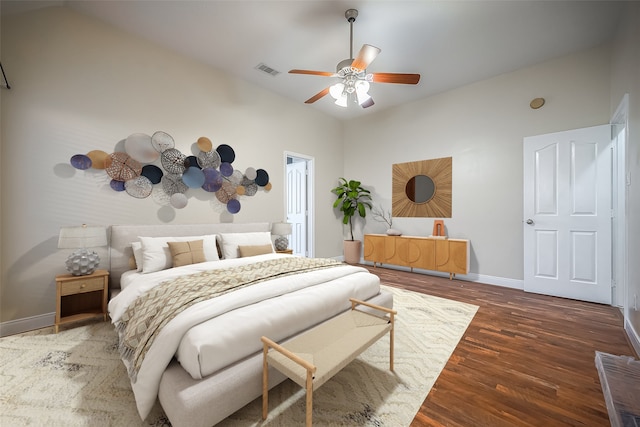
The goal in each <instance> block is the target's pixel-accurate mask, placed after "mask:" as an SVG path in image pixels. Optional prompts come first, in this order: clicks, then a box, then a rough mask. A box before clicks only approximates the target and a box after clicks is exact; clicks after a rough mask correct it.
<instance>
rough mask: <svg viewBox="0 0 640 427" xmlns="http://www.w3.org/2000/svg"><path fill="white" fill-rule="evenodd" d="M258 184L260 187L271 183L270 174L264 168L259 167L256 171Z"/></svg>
mask: <svg viewBox="0 0 640 427" xmlns="http://www.w3.org/2000/svg"><path fill="white" fill-rule="evenodd" d="M255 181H256V184H258V185H259V186H260V187H264V186H265V185H267V184H268V183H269V174H268V173H267V171H266V170H264V169H258V170H257V171H256V180H255Z"/></svg>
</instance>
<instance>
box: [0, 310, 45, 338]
mask: <svg viewBox="0 0 640 427" xmlns="http://www.w3.org/2000/svg"><path fill="white" fill-rule="evenodd" d="M55 321H56V313H46V314H40V315H38V316H31V317H24V318H22V319H16V320H9V321H8V322H2V323H0V337H6V336H9V335H15V334H21V333H23V332H28V331H33V330H35V329H41V328H46V327H48V326H53V324H54V323H55Z"/></svg>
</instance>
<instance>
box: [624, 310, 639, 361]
mask: <svg viewBox="0 0 640 427" xmlns="http://www.w3.org/2000/svg"><path fill="white" fill-rule="evenodd" d="M624 331H625V332H626V333H627V337H628V338H629V342H630V343H631V346H632V347H633V349H634V350H635V351H636V357H638V356H640V336H638V332H637V331H636V330H635V329H634V327H633V325H632V324H631V323H629V320H628V319H624Z"/></svg>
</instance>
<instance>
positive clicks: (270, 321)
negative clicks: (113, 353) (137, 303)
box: [109, 254, 380, 379]
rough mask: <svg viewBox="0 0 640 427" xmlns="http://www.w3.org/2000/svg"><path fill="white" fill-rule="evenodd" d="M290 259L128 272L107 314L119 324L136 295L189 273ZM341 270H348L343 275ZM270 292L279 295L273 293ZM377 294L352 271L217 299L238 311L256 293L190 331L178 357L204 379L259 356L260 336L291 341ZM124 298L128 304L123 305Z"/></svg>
mask: <svg viewBox="0 0 640 427" xmlns="http://www.w3.org/2000/svg"><path fill="white" fill-rule="evenodd" d="M289 256H291V255H282V254H265V255H259V256H255V257H250V258H239V259H231V260H221V261H212V262H204V263H199V264H191V265H187V266H183V267H178V268H171V269H167V270H161V271H158V272H154V273H140V272H136V271H129V272H125V273H124V274H123V275H122V278H121V282H120V283H121V287H122V293H121V295H120V296H119V297H118V298H117V299H118V300H120V301H117V304H116V301H111V302H110V304H109V313H110V315H111V318H112V320H113V321H114V322H115V321H116V320H117V319H119V318H120V316H121V315H122V313H123V312H124V310H125V309H126V307H127V306H128V305H129V303H131V302H133V301H134V300H135V298H137V296H139V295H141V294H143V293H144V292H146V291H148V290H150V289H152V288H153V287H155V286H157V285H158V284H160V283H163V282H166V281H169V280H172V279H175V278H177V277H180V276H182V275H185V274H194V273H197V272H200V271H205V270H210V269H217V268H226V267H232V266H237V265H241V264H245V263H248V262H252V261H264V260H266V259H272V258H277V257H289ZM343 269H344V270H349V271H348V272H345V274H343V273H340V272H339V271H340V270H343ZM354 270H355V271H354ZM266 288H270V289H272V290H273V289H276V288H277V289H278V290H277V291H276V293H273V294H272V291H269V290H268V289H266ZM379 292H380V281H379V278H378V277H377V276H375V275H372V274H370V273H369V272H368V271H366V270H365V269H363V268H354V267H352V266H349V267H348V268H347V267H346V266H345V267H337V268H330V269H328V270H319V271H314V272H310V273H305V274H302V275H295V276H288V277H282V278H277V279H273V280H271V281H269V282H265V283H262V284H258V285H255V286H254V287H250V288H245V289H242V290H240V291H236V292H234V293H233V294H234V295H229V294H228V295H225V296H221V297H218V298H219V299H220V303H222V302H223V301H227V303H228V304H230V305H231V306H235V305H236V304H237V302H236V301H235V300H237V299H240V298H242V299H244V297H241V295H242V294H247V295H248V294H254V295H253V297H250V298H249V299H253V300H254V302H253V303H251V304H250V305H244V304H238V305H237V306H238V308H237V309H231V310H230V311H226V310H222V314H219V315H217V316H215V317H212V318H211V319H208V320H205V321H203V322H202V323H199V324H197V325H195V326H192V327H191V328H190V329H189V330H188V331H187V332H186V333H185V334H184V336H183V337H182V338H181V340H180V343H179V345H178V348H177V349H176V357H177V359H178V361H179V362H180V364H181V365H182V366H183V368H184V369H185V370H186V371H187V372H188V373H189V374H190V375H191V376H192V377H193V378H194V379H200V378H203V377H205V376H207V375H210V374H212V373H215V372H216V371H218V370H220V369H222V368H224V367H226V366H228V365H229V364H231V363H234V362H237V361H238V360H241V359H243V358H245V357H247V356H249V355H251V354H253V353H255V352H256V351H259V350H260V348H261V346H262V344H261V341H260V337H261V336H262V335H266V336H268V337H269V338H271V339H274V340H276V341H278V340H282V339H285V338H288V337H290V336H291V335H293V334H296V333H299V332H300V331H301V330H304V329H307V328H309V327H311V326H314V325H316V324H318V323H320V322H322V321H323V320H326V319H327V318H329V317H332V316H335V315H336V314H338V313H340V312H342V311H344V310H346V309H348V308H349V307H350V304H349V298H359V299H369V298H371V297H373V296H375V295H377V294H378V293H379ZM262 294H264V295H265V296H266V295H271V296H268V297H267V298H266V299H265V298H263V297H260V296H259V295H262ZM236 296H238V298H236ZM123 299H124V300H126V301H128V302H123V301H122V300H123ZM225 305H227V304H225Z"/></svg>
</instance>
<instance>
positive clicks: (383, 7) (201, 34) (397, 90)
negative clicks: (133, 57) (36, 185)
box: [0, 0, 623, 119]
mask: <svg viewBox="0 0 640 427" xmlns="http://www.w3.org/2000/svg"><path fill="white" fill-rule="evenodd" d="M622 3H623V2H617V1H576V0H573V1H542V0H533V1H527V0H520V1H515V0H514V1H483V0H474V1H452V0H448V1H417V0H414V1H396V0H352V1H342V0H340V1H338V0H336V1H329V0H324V1H322V0H297V1H274V0H261V1H249V0H236V1H229V0H227V1H212V0H210V1H190V0H173V1H171V0H168V1H154V0H129V1H114V0H108V1H101V0H82V1H72V0H69V1H30V2H29V1H8V0H2V2H1V3H0V7H1V8H2V9H1V11H2V14H9V13H20V12H21V11H23V10H25V9H29V8H34V7H42V6H43V5H44V6H49V5H65V6H66V7H70V8H72V9H74V10H76V11H78V12H81V13H83V14H87V15H90V16H93V17H95V18H98V19H100V20H102V21H104V22H107V23H110V24H112V25H115V26H117V27H119V28H121V29H123V30H125V31H128V32H131V33H135V34H138V35H139V36H141V37H144V38H147V39H149V40H152V41H154V42H156V43H158V44H161V45H164V46H166V47H168V48H170V49H173V50H176V51H179V52H181V53H183V54H185V55H188V56H190V57H193V58H195V59H197V60H199V61H202V62H205V63H207V64H210V65H212V66H213V67H216V68H218V69H221V70H224V71H226V72H229V73H232V74H233V75H235V76H237V77H238V78H240V79H244V80H247V81H250V82H252V83H254V84H256V85H258V86H261V87H263V88H265V89H267V90H270V91H272V92H276V93H278V94H280V95H282V96H284V97H287V98H290V99H293V100H295V101H297V102H300V103H303V102H304V101H305V100H306V99H308V98H310V97H311V96H312V95H314V94H315V93H317V92H319V91H320V90H322V89H323V88H325V87H327V86H329V85H330V84H332V83H333V82H334V81H335V79H334V78H331V77H320V76H307V75H293V74H288V73H287V71H288V70H290V69H292V68H302V69H310V70H319V71H331V72H334V71H335V67H336V65H337V63H338V62H340V61H341V60H343V59H346V58H348V57H349V24H348V22H347V21H346V19H345V17H344V12H345V11H346V10H347V9H349V8H355V9H358V11H359V16H358V18H357V19H356V22H355V23H354V26H353V32H354V36H353V39H354V40H353V44H354V47H353V49H354V55H355V54H357V52H358V50H359V49H360V47H361V46H362V44H364V43H367V44H372V45H374V46H377V47H379V48H381V49H382V52H381V53H380V55H378V57H377V58H376V59H375V61H373V63H372V64H371V65H370V66H369V68H368V71H369V72H400V73H419V74H421V75H422V78H421V80H420V83H418V85H416V86H412V85H398V84H383V83H373V84H372V88H371V90H370V91H369V93H370V94H371V95H372V96H373V98H374V100H375V103H376V104H375V105H374V106H373V107H370V108H368V109H362V108H360V107H358V106H355V105H354V106H350V107H349V108H346V109H345V108H341V107H338V106H336V105H334V104H333V100H332V98H331V97H330V96H326V97H324V98H322V99H321V100H319V101H317V102H316V103H314V104H312V105H307V106H305V108H316V109H318V110H321V111H323V112H325V113H327V114H330V115H332V116H335V117H337V118H340V119H349V118H353V117H358V116H359V115H362V114H369V113H372V112H374V111H380V110H382V109H384V108H388V107H391V106H394V105H398V104H402V103H407V102H411V101H414V100H417V99H420V98H424V97H427V96H430V95H433V94H435V93H438V92H442V91H445V90H449V89H452V88H455V87H458V86H462V85H465V84H469V83H472V82H475V81H479V80H483V79H486V78H489V77H492V76H496V75H499V74H502V73H505V72H509V71H513V70H516V69H519V68H522V67H526V66H529V65H532V64H535V63H538V62H541V61H545V60H548V59H551V58H555V57H559V56H563V55H567V54H569V53H572V52H577V51H580V50H584V49H588V48H590V47H594V46H598V45H600V44H602V43H604V42H607V41H609V40H611V39H612V37H613V36H614V34H615V31H616V27H617V23H618V21H619V19H620V15H621V13H622V10H623V8H622V6H623V5H622ZM260 63H264V64H266V65H267V66H269V67H271V68H273V69H275V70H278V71H281V72H282V73H281V74H279V75H277V76H276V77H273V76H270V75H267V74H264V73H262V72H260V71H257V70H256V69H255V67H256V66H257V65H258V64H260ZM184 78H185V79H188V78H189V76H184Z"/></svg>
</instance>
